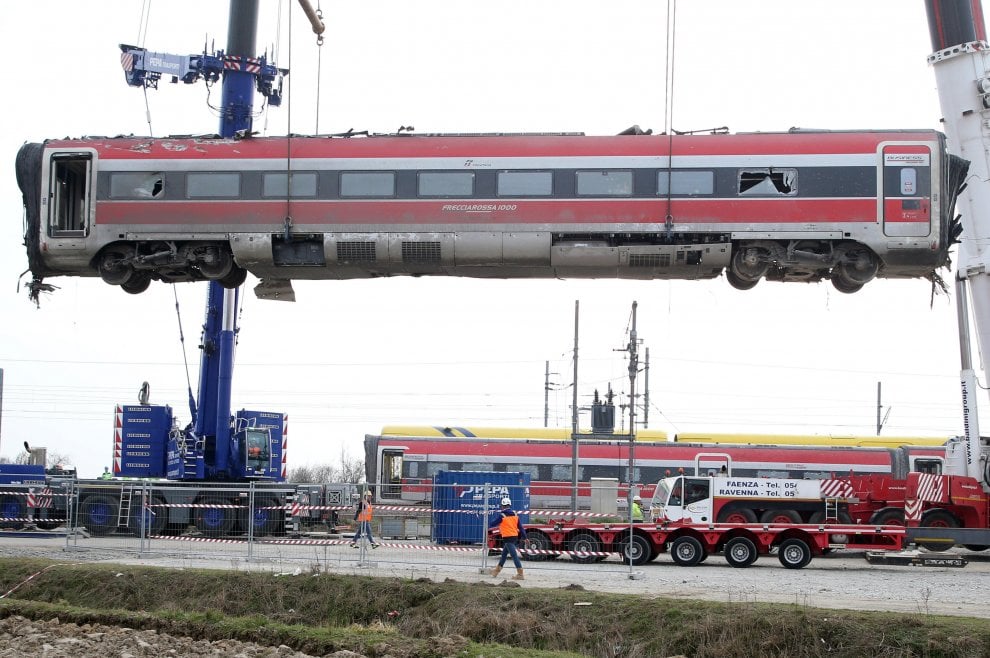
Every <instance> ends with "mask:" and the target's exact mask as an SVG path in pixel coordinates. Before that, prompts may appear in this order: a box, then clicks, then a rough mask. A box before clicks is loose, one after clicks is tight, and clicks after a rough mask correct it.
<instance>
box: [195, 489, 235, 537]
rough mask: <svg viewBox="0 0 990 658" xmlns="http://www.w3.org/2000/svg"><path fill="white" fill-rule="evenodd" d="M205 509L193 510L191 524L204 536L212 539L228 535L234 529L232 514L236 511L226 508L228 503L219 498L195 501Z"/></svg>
mask: <svg viewBox="0 0 990 658" xmlns="http://www.w3.org/2000/svg"><path fill="white" fill-rule="evenodd" d="M197 503H198V504H200V505H205V506H206V507H197V508H195V513H194V515H193V517H194V518H193V522H194V523H195V525H196V529H197V530H199V531H200V532H202V533H203V534H204V535H210V536H213V537H216V536H219V535H226V534H229V533H230V531H231V530H232V529H233V527H234V513H235V512H236V511H237V510H234V509H230V508H229V507H227V506H228V505H229V504H230V503H229V502H228V501H227V500H226V499H225V498H221V497H220V496H206V497H205V498H202V499H201V500H198V501H197Z"/></svg>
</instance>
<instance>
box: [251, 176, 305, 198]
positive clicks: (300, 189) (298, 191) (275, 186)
mask: <svg viewBox="0 0 990 658" xmlns="http://www.w3.org/2000/svg"><path fill="white" fill-rule="evenodd" d="M261 196H263V197H276V198H279V199H284V198H286V197H289V198H298V197H314V196H316V173H314V172H311V171H305V172H303V171H294V172H292V173H291V174H281V173H278V174H265V175H264V176H262V179H261Z"/></svg>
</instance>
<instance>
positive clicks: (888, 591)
mask: <svg viewBox="0 0 990 658" xmlns="http://www.w3.org/2000/svg"><path fill="white" fill-rule="evenodd" d="M209 546H210V545H208V544H207V545H202V546H200V547H199V548H200V549H201V553H200V554H199V555H197V556H195V557H193V556H189V555H186V556H166V555H157V554H156V555H146V556H144V557H138V556H136V555H135V554H134V553H132V552H121V551H114V550H112V549H111V550H103V549H101V550H72V551H66V550H65V549H64V544H63V543H62V542H59V543H58V544H57V545H53V544H52V540H50V539H49V540H32V539H12V538H3V539H0V557H14V556H18V557H41V558H48V559H55V560H65V561H71V562H84V561H91V562H110V563H117V564H134V565H142V566H163V567H176V568H193V567H203V568H213V569H217V568H237V569H259V570H264V571H284V570H285V569H284V565H283V564H282V562H281V561H280V562H279V563H278V564H276V563H273V561H270V560H258V561H246V560H231V559H229V558H223V559H218V558H213V559H208V557H207V554H208V551H209ZM347 555H353V553H348V554H347ZM939 555H961V556H963V557H965V558H966V559H967V560H968V561H969V564H968V565H967V566H965V567H963V568H953V567H920V566H877V565H871V564H869V563H867V561H866V560H865V559H864V555H863V554H862V553H837V554H835V555H832V556H828V557H825V558H816V559H815V560H813V561H812V562H811V564H810V565H809V566H808V567H806V568H804V569H801V570H788V569H784V568H783V567H781V566H780V564H779V563H778V562H777V560H776V558H774V557H772V556H763V557H761V558H760V560H759V561H758V562H757V563H756V564H755V565H753V566H752V567H750V568H748V569H733V568H731V567H729V566H728V565H727V564H725V561H724V560H723V559H722V558H721V557H718V556H713V557H711V558H710V559H709V560H708V561H706V562H705V563H704V564H702V565H699V566H696V567H692V568H685V567H678V566H676V565H674V564H673V563H672V562H671V561H670V558H669V557H668V556H666V555H662V556H661V557H660V558H659V559H658V560H657V561H655V562H652V563H648V564H646V565H643V566H641V567H635V569H634V570H629V568H628V567H625V566H624V565H621V564H618V563H602V564H575V563H572V562H569V561H566V560H557V561H554V562H538V563H529V562H528V563H526V580H525V581H524V582H523V583H522V585H523V586H524V587H547V588H559V587H564V586H567V585H572V584H578V585H580V586H582V587H584V588H585V589H588V590H596V591H602V592H614V593H637V594H645V595H654V596H664V597H670V598H683V599H705V600H711V601H723V602H730V603H740V602H756V601H760V602H777V603H791V604H796V605H801V606H808V607H815V608H838V609H849V610H886V611H891V612H904V613H920V614H932V615H956V616H966V617H978V618H985V619H990V607H988V606H987V605H986V592H987V591H988V590H990V555H986V554H984V553H973V552H970V551H966V550H963V549H959V550H958V551H952V552H949V553H943V554H939ZM374 558H375V560H376V562H375V563H373V564H372V565H370V568H368V567H366V568H357V567H356V565H355V563H354V561H353V558H352V561H351V562H340V561H338V562H336V563H334V565H332V566H330V567H329V568H330V569H331V570H332V571H334V572H336V573H355V574H358V573H359V574H362V575H381V576H396V577H402V578H410V577H411V578H421V577H424V576H425V577H428V578H431V579H433V580H437V581H442V580H446V579H455V580H459V581H463V582H478V581H482V580H487V581H489V582H490V581H491V578H490V576H488V575H487V574H484V573H481V572H480V569H479V568H478V566H477V565H474V566H468V565H466V564H462V565H450V564H446V565H429V564H415V565H410V564H408V563H404V562H403V554H402V553H401V552H400V551H399V550H398V549H390V548H389V547H388V545H387V544H386V545H385V546H383V547H382V548H381V549H378V551H376V552H375V553H374ZM295 569H296V570H297V571H298V572H299V573H302V572H304V571H306V568H303V567H299V566H296V567H295ZM291 571H292V569H291V568H290V569H289V572H291ZM512 573H513V571H512V570H511V569H506V570H505V571H503V572H502V576H505V577H506V578H507V577H509V576H511V575H512ZM12 624H13V626H12ZM12 638H16V641H13V640H12ZM25 638H28V641H30V642H31V644H30V650H28V649H27V648H26V645H25V641H26V640H25ZM15 655H17V656H20V655H37V656H70V655H71V656H73V658H97V657H103V656H107V655H114V656H124V657H126V656H166V655H176V656H246V657H247V656H304V655H305V654H301V653H298V652H295V651H293V650H291V649H289V648H288V647H278V648H273V647H262V646H257V645H251V644H246V643H241V642H229V641H224V642H205V641H194V640H191V639H188V638H174V637H168V636H165V635H162V634H157V633H154V632H146V631H134V630H130V629H120V628H115V629H107V628H99V629H97V628H96V627H76V626H74V625H72V624H58V623H57V622H30V621H27V620H23V619H21V620H17V619H13V620H7V623H5V624H2V625H0V658H4V657H6V656H15ZM334 655H340V656H356V655H357V654H353V653H347V652H344V653H340V654H334Z"/></svg>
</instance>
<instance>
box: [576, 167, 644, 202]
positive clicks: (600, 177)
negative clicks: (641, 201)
mask: <svg viewBox="0 0 990 658" xmlns="http://www.w3.org/2000/svg"><path fill="white" fill-rule="evenodd" d="M632 191H633V175H632V172H631V171H607V170H606V171H579V172H577V194H578V196H632Z"/></svg>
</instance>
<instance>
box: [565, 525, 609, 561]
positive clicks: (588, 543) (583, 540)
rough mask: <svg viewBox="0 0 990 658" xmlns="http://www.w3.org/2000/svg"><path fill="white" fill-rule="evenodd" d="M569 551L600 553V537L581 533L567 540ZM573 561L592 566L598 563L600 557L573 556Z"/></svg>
mask: <svg viewBox="0 0 990 658" xmlns="http://www.w3.org/2000/svg"><path fill="white" fill-rule="evenodd" d="M567 550H569V551H572V552H575V553H599V552H601V550H602V543H601V542H600V541H598V537H596V536H594V535H593V534H591V533H588V532H579V533H577V534H576V535H573V536H572V537H571V538H570V539H568V540H567ZM571 560H572V561H574V562H578V563H580V564H591V563H592V562H598V557H597V556H594V555H580V556H579V555H572V556H571Z"/></svg>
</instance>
